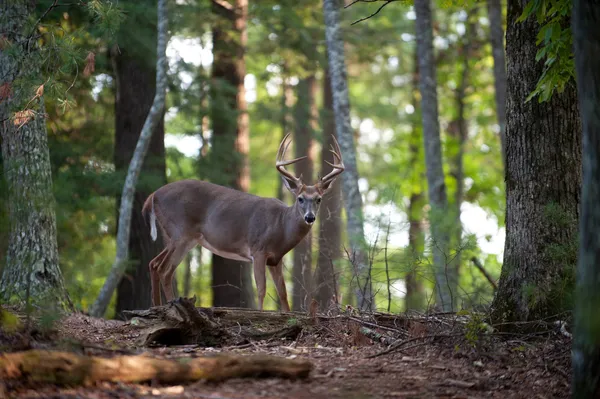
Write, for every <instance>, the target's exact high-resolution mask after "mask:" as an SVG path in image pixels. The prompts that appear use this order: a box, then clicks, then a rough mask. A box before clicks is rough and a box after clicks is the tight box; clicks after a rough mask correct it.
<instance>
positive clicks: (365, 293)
mask: <svg viewBox="0 0 600 399" xmlns="http://www.w3.org/2000/svg"><path fill="white" fill-rule="evenodd" d="M339 8H340V7H339V2H338V1H336V0H323V13H324V16H325V40H326V43H327V55H328V62H329V72H330V74H331V91H332V95H333V109H334V115H335V129H336V132H337V139H338V141H339V144H340V149H341V150H342V156H343V159H344V165H345V166H346V169H345V171H344V173H342V176H341V178H342V190H343V195H344V206H345V207H346V215H347V217H348V220H347V223H346V231H347V235H348V239H349V241H350V248H349V252H350V254H351V257H352V258H351V259H350V261H351V262H352V265H353V267H354V273H355V275H356V279H355V280H356V282H357V283H356V288H355V292H356V299H357V306H358V308H360V309H362V310H372V309H373V305H374V303H373V299H374V298H373V292H372V284H371V276H370V270H369V265H368V259H367V245H366V242H365V235H364V228H363V209H362V197H361V194H360V191H359V190H358V168H357V164H356V148H355V145H354V137H353V131H352V127H351V125H350V99H349V95H348V78H347V73H346V63H345V62H346V61H345V55H344V41H343V39H342V35H341V32H340V22H339V20H340V15H339V13H340V10H339Z"/></svg>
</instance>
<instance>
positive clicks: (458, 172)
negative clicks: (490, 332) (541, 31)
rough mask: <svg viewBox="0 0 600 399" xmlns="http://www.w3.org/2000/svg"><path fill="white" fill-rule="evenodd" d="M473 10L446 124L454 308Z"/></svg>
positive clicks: (460, 255)
mask: <svg viewBox="0 0 600 399" xmlns="http://www.w3.org/2000/svg"><path fill="white" fill-rule="evenodd" d="M471 14H472V12H471V11H470V10H469V11H467V20H466V23H465V33H464V35H463V39H462V40H463V43H462V46H461V47H462V48H461V51H460V52H461V53H462V56H463V59H462V70H461V75H460V78H459V82H458V87H457V88H456V94H455V101H456V110H457V113H456V118H455V119H454V120H453V121H451V122H450V124H449V126H448V135H449V136H450V137H451V138H452V140H451V145H450V149H451V151H449V152H450V154H449V155H450V156H449V158H450V162H451V166H450V169H451V174H452V177H454V180H455V181H456V191H455V192H454V209H453V211H452V214H453V216H454V221H453V225H452V230H453V231H452V238H451V240H450V242H451V245H452V246H451V248H449V249H450V251H449V252H450V253H453V254H452V255H450V256H451V261H450V264H449V265H448V266H449V267H448V269H449V276H450V292H451V293H452V297H453V304H452V306H453V307H456V306H458V304H459V297H460V292H459V284H458V282H459V278H460V267H461V262H462V233H463V228H462V222H461V220H460V215H461V209H460V208H461V205H462V202H463V200H464V196H465V195H464V193H465V190H464V185H465V173H464V167H463V158H464V153H465V141H466V140H467V120H466V116H465V107H466V105H465V96H466V90H467V87H468V79H469V58H470V55H471V54H470V53H471V40H472V37H471V35H472V34H473V33H474V31H475V29H474V28H475V27H474V24H473V22H472V21H471Z"/></svg>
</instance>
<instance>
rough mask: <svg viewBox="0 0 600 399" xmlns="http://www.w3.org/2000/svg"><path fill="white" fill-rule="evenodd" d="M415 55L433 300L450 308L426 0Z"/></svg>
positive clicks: (421, 1)
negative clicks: (426, 191) (424, 165)
mask: <svg viewBox="0 0 600 399" xmlns="http://www.w3.org/2000/svg"><path fill="white" fill-rule="evenodd" d="M415 11H416V15H417V20H416V35H417V57H418V59H419V90H420V92H421V107H422V120H423V141H424V146H425V164H426V169H427V186H428V194H429V204H430V206H431V211H430V212H429V220H430V224H431V238H432V246H431V250H432V253H433V264H434V266H433V267H434V269H435V270H434V273H435V291H436V303H437V305H438V306H440V307H441V309H442V310H443V311H451V310H452V302H453V301H452V294H453V293H452V291H451V290H450V283H451V281H450V278H449V275H448V270H447V261H446V259H447V257H448V235H449V232H448V226H447V225H448V221H447V220H445V216H446V211H447V209H448V199H447V196H446V183H445V182H444V170H443V168H442V146H441V141H440V125H439V117H438V100H437V78H436V66H435V61H434V57H433V29H432V19H433V18H432V13H431V5H430V0H415Z"/></svg>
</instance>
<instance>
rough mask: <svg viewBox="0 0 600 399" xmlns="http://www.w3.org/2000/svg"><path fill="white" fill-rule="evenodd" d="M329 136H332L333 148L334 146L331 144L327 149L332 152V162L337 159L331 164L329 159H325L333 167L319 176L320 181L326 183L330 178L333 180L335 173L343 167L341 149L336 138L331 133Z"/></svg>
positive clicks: (337, 173)
mask: <svg viewBox="0 0 600 399" xmlns="http://www.w3.org/2000/svg"><path fill="white" fill-rule="evenodd" d="M331 136H332V137H333V142H334V145H335V148H334V146H332V147H331V149H330V150H329V151H330V152H331V153H332V154H333V162H336V161H337V163H335V164H333V163H331V162H329V161H325V163H326V164H327V165H329V166H331V167H332V168H333V170H332V171H331V172H329V173H328V174H327V175H325V176H323V177H322V178H321V182H322V183H326V182H329V181H330V180H333V179H334V178H335V177H336V176H337V175H339V174H340V173H342V172H343V171H344V168H345V167H344V162H343V161H342V150H341V149H340V145H339V144H338V142H337V139H336V138H335V135H333V134H332V135H331Z"/></svg>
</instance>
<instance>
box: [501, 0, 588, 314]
mask: <svg viewBox="0 0 600 399" xmlns="http://www.w3.org/2000/svg"><path fill="white" fill-rule="evenodd" d="M525 4H526V1H521V0H510V1H509V2H508V17H507V18H508V25H507V26H508V29H507V32H506V43H507V48H506V55H507V60H508V64H507V72H508V108H507V116H508V119H507V129H506V242H505V247H504V266H503V267H502V273H501V275H500V282H499V284H498V291H497V293H496V297H495V298H494V301H493V304H492V310H493V314H492V315H493V317H494V322H497V321H506V322H510V321H523V320H536V319H541V318H545V317H548V316H551V315H556V314H558V313H560V312H561V311H563V310H566V309H571V306H572V290H573V287H574V278H575V273H574V271H575V265H576V259H577V221H578V216H579V214H578V206H579V197H580V189H581V121H580V119H579V109H578V104H577V93H576V90H575V88H574V87H573V86H568V87H566V88H565V91H564V92H563V93H555V94H554V95H553V96H552V98H551V99H550V100H549V101H548V102H544V103H539V102H538V101H537V100H535V101H529V102H526V101H525V99H526V97H527V96H528V95H529V94H530V93H531V92H532V91H533V90H534V88H535V86H536V83H537V81H538V79H539V77H540V74H541V73H542V70H543V61H539V62H537V61H536V60H535V57H536V51H537V46H536V37H537V34H538V32H539V29H540V26H539V25H538V23H537V22H536V20H535V17H530V18H528V19H527V20H526V21H524V22H523V23H519V22H517V18H518V17H519V16H520V15H521V14H522V12H523V8H524V6H525ZM566 22H568V21H565V23H566Z"/></svg>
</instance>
